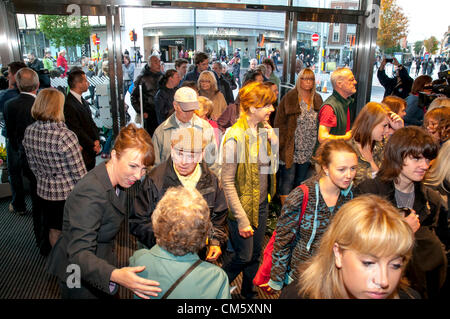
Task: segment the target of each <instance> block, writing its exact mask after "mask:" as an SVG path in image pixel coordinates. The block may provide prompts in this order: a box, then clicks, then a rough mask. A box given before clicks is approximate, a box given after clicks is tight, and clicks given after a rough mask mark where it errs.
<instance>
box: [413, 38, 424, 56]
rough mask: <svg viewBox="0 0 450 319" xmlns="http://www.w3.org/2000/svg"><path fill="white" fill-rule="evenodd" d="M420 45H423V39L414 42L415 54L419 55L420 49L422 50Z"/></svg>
mask: <svg viewBox="0 0 450 319" xmlns="http://www.w3.org/2000/svg"><path fill="white" fill-rule="evenodd" d="M422 47H423V41H416V42H414V53H415V54H416V55H419V54H420V51H422Z"/></svg>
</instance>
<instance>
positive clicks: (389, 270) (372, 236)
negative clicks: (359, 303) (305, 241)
mask: <svg viewBox="0 0 450 319" xmlns="http://www.w3.org/2000/svg"><path fill="white" fill-rule="evenodd" d="M413 246H414V235H413V232H412V230H411V228H410V227H409V226H408V224H407V223H406V222H405V221H404V220H403V218H402V217H401V215H400V212H399V211H398V210H397V209H396V208H395V207H394V206H393V205H392V204H390V203H389V202H388V201H386V200H385V199H382V198H381V197H378V196H375V195H366V196H361V197H358V198H356V199H353V200H351V201H350V202H348V203H346V204H344V205H343V206H342V207H341V209H339V211H338V212H337V213H336V216H335V217H334V218H333V221H332V222H331V224H330V226H329V228H328V230H327V231H326V232H325V234H324V235H323V237H322V239H321V241H320V246H319V249H318V251H317V253H316V254H315V255H314V257H313V258H312V259H311V260H310V261H309V262H307V263H305V264H302V265H301V266H300V268H301V270H299V272H300V273H301V276H300V278H299V280H298V281H295V282H293V283H291V284H290V285H289V286H287V287H286V288H285V289H283V292H282V293H281V296H280V298H282V299H285V298H286V299H297V298H304V299H416V298H420V296H419V295H418V293H417V292H416V291H414V290H412V289H410V288H409V287H408V286H407V283H406V282H404V281H403V280H402V275H403V273H404V270H405V267H406V265H407V264H408V260H409V259H410V258H411V254H412V249H413ZM324 274H326V275H324Z"/></svg>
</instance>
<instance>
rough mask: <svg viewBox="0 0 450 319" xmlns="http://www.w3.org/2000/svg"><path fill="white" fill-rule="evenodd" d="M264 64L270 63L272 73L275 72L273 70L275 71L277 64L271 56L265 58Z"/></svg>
mask: <svg viewBox="0 0 450 319" xmlns="http://www.w3.org/2000/svg"><path fill="white" fill-rule="evenodd" d="M262 64H268V65H270V67H271V68H272V72H270V73H273V72H274V71H275V64H274V63H273V61H272V59H271V58H265V59H264V60H263V63H262Z"/></svg>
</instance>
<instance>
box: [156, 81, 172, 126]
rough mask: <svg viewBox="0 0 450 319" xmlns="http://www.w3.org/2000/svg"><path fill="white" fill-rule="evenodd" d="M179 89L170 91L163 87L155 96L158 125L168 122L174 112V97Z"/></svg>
mask: <svg viewBox="0 0 450 319" xmlns="http://www.w3.org/2000/svg"><path fill="white" fill-rule="evenodd" d="M176 91H177V88H173V89H169V88H167V87H165V86H164V87H162V88H160V89H159V90H158V92H157V93H156V95H155V112H156V118H157V120H158V125H159V124H161V123H162V122H164V121H165V120H167V118H168V117H169V116H171V115H172V113H173V112H174V108H173V100H174V99H173V97H174V96H175V92H176Z"/></svg>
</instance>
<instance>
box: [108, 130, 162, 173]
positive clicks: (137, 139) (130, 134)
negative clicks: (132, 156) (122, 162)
mask: <svg viewBox="0 0 450 319" xmlns="http://www.w3.org/2000/svg"><path fill="white" fill-rule="evenodd" d="M129 148H136V149H138V150H139V152H140V153H141V154H142V156H143V159H142V162H143V164H144V165H145V166H147V167H150V166H152V165H153V163H154V162H155V151H154V149H153V143H152V139H151V137H150V135H149V134H148V133H147V131H146V130H145V129H144V128H138V127H137V126H136V125H135V124H133V123H130V124H128V125H127V126H126V127H124V128H122V129H121V130H120V132H119V135H118V136H117V138H116V140H115V142H114V147H113V150H115V151H116V154H117V157H118V158H120V156H121V154H122V153H123V152H124V151H125V150H126V149H129Z"/></svg>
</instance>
